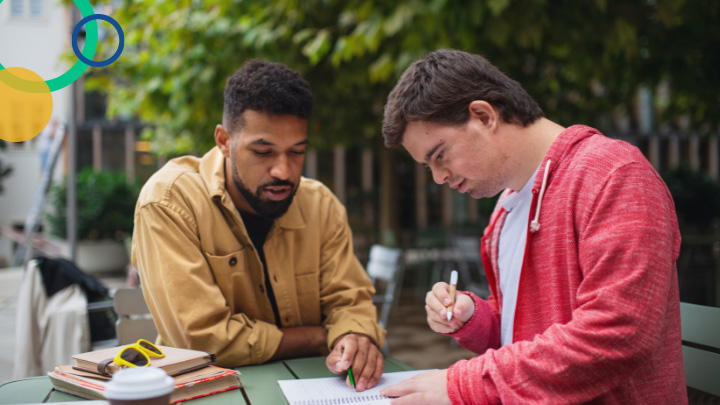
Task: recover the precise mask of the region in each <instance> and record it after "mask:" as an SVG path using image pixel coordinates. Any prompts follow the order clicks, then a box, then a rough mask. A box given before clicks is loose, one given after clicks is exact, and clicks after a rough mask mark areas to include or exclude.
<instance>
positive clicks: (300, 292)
mask: <svg viewBox="0 0 720 405" xmlns="http://www.w3.org/2000/svg"><path fill="white" fill-rule="evenodd" d="M319 276H320V275H319V273H317V272H313V273H305V274H299V275H295V291H296V292H297V298H298V307H299V308H300V318H301V322H300V324H301V325H305V326H320V324H321V322H322V318H321V314H322V311H321V306H320V279H319Z"/></svg>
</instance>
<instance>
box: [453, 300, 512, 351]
mask: <svg viewBox="0 0 720 405" xmlns="http://www.w3.org/2000/svg"><path fill="white" fill-rule="evenodd" d="M459 292H460V293H462V294H465V295H467V296H469V297H470V298H472V299H473V301H474V302H475V313H474V314H473V316H472V318H470V320H469V321H468V322H467V323H466V324H465V325H464V326H463V327H462V328H461V329H460V330H458V331H457V332H455V333H445V334H444V335H446V336H450V337H454V338H455V340H457V342H458V344H459V345H460V346H462V347H464V348H466V349H468V350H470V351H472V352H473V353H477V354H482V353H484V352H485V351H486V350H487V349H497V348H498V347H500V313H499V312H498V310H497V309H496V307H495V306H494V305H492V304H493V303H494V300H493V298H492V297H491V298H489V299H488V301H485V300H483V299H482V298H480V297H478V296H477V295H475V294H473V293H471V292H467V291H459Z"/></svg>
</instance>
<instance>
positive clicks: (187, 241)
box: [132, 60, 385, 391]
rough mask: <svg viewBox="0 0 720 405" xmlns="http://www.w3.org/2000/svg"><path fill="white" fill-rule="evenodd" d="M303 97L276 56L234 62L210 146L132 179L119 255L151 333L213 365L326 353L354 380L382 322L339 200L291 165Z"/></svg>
mask: <svg viewBox="0 0 720 405" xmlns="http://www.w3.org/2000/svg"><path fill="white" fill-rule="evenodd" d="M312 104H313V96H312V93H311V91H310V87H309V85H308V84H307V82H306V81H305V80H304V79H302V78H301V77H300V76H299V75H298V74H297V73H296V72H294V71H292V70H291V69H289V68H288V67H287V66H285V65H282V64H278V63H268V62H263V61H259V60H253V61H249V62H247V63H245V64H244V65H243V66H242V68H241V69H240V70H238V71H237V72H236V73H235V74H234V75H232V76H231V77H230V78H228V80H227V84H226V88H225V105H224V114H223V123H222V125H218V126H217V127H216V128H215V142H216V144H217V146H216V147H215V148H213V149H212V150H210V151H209V152H208V153H206V154H205V156H203V157H202V158H200V159H198V158H196V157H191V156H186V157H180V158H177V159H173V160H171V161H170V162H168V163H167V164H166V165H165V166H164V167H163V168H162V169H160V170H159V171H158V172H157V173H156V174H155V175H153V176H152V177H151V178H150V180H149V181H148V182H147V183H146V184H145V186H144V187H143V190H142V192H141V193H140V198H139V200H138V203H137V207H136V211H135V233H134V237H133V249H132V261H133V264H134V265H135V266H136V267H137V268H138V269H139V272H140V276H141V279H142V288H143V292H144V294H145V299H146V300H147V303H148V306H149V308H150V312H151V313H152V315H153V318H154V320H155V323H156V325H157V329H158V331H159V334H160V336H159V338H158V341H159V343H161V344H165V345H170V346H175V347H184V348H191V349H197V350H205V351H210V352H214V353H215V354H216V355H217V358H218V364H219V365H221V366H226V367H235V366H240V365H246V364H258V363H264V362H266V361H270V360H277V359H283V358H289V357H299V356H317V355H328V354H329V355H328V357H327V360H326V364H327V366H328V368H329V369H330V370H331V371H333V372H335V373H338V374H340V373H345V372H346V370H347V369H348V368H349V367H351V366H352V370H353V374H354V375H355V379H356V387H357V390H358V391H362V390H364V389H367V388H371V387H373V386H374V385H375V384H376V382H377V380H378V379H379V378H380V375H381V374H382V371H383V367H384V360H383V357H382V354H381V353H380V351H379V350H378V348H379V347H380V346H381V345H382V344H383V339H384V336H385V331H384V330H383V329H382V328H380V327H379V326H378V324H377V315H376V310H375V307H374V306H373V304H372V295H373V294H374V289H373V287H372V284H371V283H370V280H369V279H368V277H367V275H366V273H365V271H364V269H363V268H362V266H361V264H360V263H359V262H358V260H357V258H356V257H355V255H354V253H353V248H352V236H351V232H350V228H349V225H348V222H347V214H346V212H345V208H344V207H343V206H342V204H341V203H340V202H339V201H338V200H337V198H336V197H335V196H334V195H333V194H332V193H331V192H330V190H328V189H327V188H326V187H325V186H324V185H322V184H321V183H319V182H317V181H315V180H311V179H307V178H303V177H302V176H301V173H302V168H303V162H304V159H305V149H306V147H307V144H308V135H307V120H308V118H309V116H310V113H311V110H312Z"/></svg>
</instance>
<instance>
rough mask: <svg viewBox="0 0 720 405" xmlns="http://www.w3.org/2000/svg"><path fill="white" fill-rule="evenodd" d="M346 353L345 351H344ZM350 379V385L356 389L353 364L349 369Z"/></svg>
mask: <svg viewBox="0 0 720 405" xmlns="http://www.w3.org/2000/svg"><path fill="white" fill-rule="evenodd" d="M342 352H343V353H345V349H343V351H342ZM348 377H350V384H352V386H353V388H355V377H353V375H352V364H351V365H350V368H349V369H348Z"/></svg>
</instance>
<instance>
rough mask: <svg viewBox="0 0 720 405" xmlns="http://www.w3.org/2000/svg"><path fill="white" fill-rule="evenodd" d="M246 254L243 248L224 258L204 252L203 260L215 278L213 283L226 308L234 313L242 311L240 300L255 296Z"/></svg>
mask: <svg viewBox="0 0 720 405" xmlns="http://www.w3.org/2000/svg"><path fill="white" fill-rule="evenodd" d="M246 253H247V252H246V249H245V248H243V249H240V250H237V251H235V252H233V253H230V254H227V255H224V256H216V255H211V254H209V253H207V252H204V254H205V259H206V260H207V262H208V265H209V266H210V270H211V271H212V274H213V277H215V283H216V284H217V286H218V287H219V288H220V291H221V292H222V294H223V296H224V297H225V300H226V301H227V304H228V306H229V307H230V308H232V309H233V311H234V312H235V313H237V312H238V311H242V308H240V307H242V306H243V305H241V303H240V302H239V301H240V300H243V299H248V298H250V299H254V296H255V294H254V292H253V290H252V282H250V272H249V269H248V262H247V257H246ZM245 290H247V291H245ZM243 297H245V298H243Z"/></svg>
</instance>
